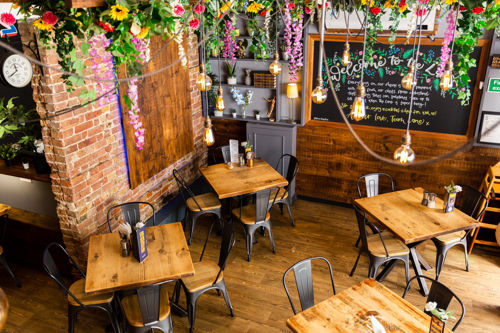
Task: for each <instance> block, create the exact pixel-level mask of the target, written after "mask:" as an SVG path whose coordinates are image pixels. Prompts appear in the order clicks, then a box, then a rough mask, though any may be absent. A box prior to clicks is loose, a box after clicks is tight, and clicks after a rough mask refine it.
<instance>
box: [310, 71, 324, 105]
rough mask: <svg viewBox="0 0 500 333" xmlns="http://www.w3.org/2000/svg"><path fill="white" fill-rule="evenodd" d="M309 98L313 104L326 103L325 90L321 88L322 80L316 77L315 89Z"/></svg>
mask: <svg viewBox="0 0 500 333" xmlns="http://www.w3.org/2000/svg"><path fill="white" fill-rule="evenodd" d="M311 98H312V101H313V103H316V104H323V103H324V102H325V101H326V98H327V94H326V89H324V88H323V79H322V78H321V77H319V76H318V83H317V85H316V88H314V90H313V91H312V94H311Z"/></svg>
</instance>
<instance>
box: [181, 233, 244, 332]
mask: <svg viewBox="0 0 500 333" xmlns="http://www.w3.org/2000/svg"><path fill="white" fill-rule="evenodd" d="M235 242H236V239H235V236H234V224H233V223H225V224H224V227H223V230H222V242H221V247H220V253H219V261H218V262H217V263H216V262H213V261H209V260H205V261H200V262H195V263H194V271H195V273H194V275H193V276H190V277H187V278H183V279H181V280H180V281H177V283H176V285H175V289H174V295H175V300H174V302H175V303H176V304H178V302H179V294H180V287H181V286H182V287H183V289H184V293H185V294H186V303H187V306H188V317H189V330H190V332H193V329H194V320H195V318H196V301H197V300H198V297H200V296H201V295H202V294H203V293H205V292H207V291H209V290H212V289H215V290H217V293H218V294H219V295H220V292H222V295H223V296H224V300H225V301H226V305H227V307H228V308H229V311H230V313H231V317H234V312H233V306H232V305H231V300H230V299H229V294H228V292H227V288H226V283H225V282H224V269H225V268H226V262H227V258H228V257H229V253H230V252H231V250H232V249H233V247H234V244H235Z"/></svg>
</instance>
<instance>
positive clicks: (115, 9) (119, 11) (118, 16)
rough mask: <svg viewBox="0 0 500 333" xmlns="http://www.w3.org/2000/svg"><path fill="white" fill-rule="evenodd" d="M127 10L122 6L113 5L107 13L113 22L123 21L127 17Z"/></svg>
mask: <svg viewBox="0 0 500 333" xmlns="http://www.w3.org/2000/svg"><path fill="white" fill-rule="evenodd" d="M128 12H129V10H128V8H127V7H124V6H122V5H113V6H111V11H110V12H109V16H111V18H112V19H113V20H116V21H123V20H124V19H125V18H126V17H127V16H128Z"/></svg>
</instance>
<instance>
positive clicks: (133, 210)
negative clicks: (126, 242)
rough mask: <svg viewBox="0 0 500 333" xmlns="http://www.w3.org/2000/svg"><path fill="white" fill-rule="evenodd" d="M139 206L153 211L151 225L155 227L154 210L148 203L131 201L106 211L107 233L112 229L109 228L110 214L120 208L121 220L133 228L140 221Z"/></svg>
mask: <svg viewBox="0 0 500 333" xmlns="http://www.w3.org/2000/svg"><path fill="white" fill-rule="evenodd" d="M141 205H147V206H149V207H150V208H151V210H152V211H153V215H152V216H153V225H156V213H155V208H154V207H153V205H152V204H150V203H149V202H144V201H133V202H125V203H122V204H119V205H116V206H113V207H111V208H110V209H108V213H107V215H106V218H107V221H108V228H109V232H113V228H112V227H111V214H112V212H113V211H114V210H115V209H117V208H120V207H121V209H122V215H123V219H124V220H125V222H126V223H128V224H130V226H132V227H133V226H135V225H136V224H137V223H138V222H140V221H141Z"/></svg>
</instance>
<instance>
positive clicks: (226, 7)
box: [219, 1, 231, 16]
mask: <svg viewBox="0 0 500 333" xmlns="http://www.w3.org/2000/svg"><path fill="white" fill-rule="evenodd" d="M229 6H231V1H228V2H226V3H225V4H223V5H222V6H221V7H220V9H219V11H220V12H221V13H225V12H227V11H228V9H229ZM219 16H220V15H219Z"/></svg>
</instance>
